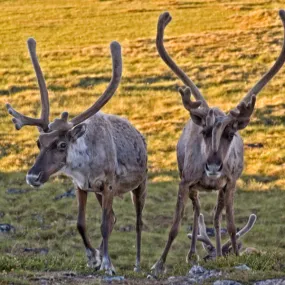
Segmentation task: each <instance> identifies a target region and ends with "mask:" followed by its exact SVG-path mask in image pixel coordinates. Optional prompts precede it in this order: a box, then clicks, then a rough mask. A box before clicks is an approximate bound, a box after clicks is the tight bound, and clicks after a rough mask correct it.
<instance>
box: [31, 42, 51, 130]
mask: <svg viewBox="0 0 285 285" xmlns="http://www.w3.org/2000/svg"><path fill="white" fill-rule="evenodd" d="M27 44H28V49H29V53H30V57H31V61H32V63H33V66H34V70H35V73H36V76H37V80H38V85H39V88H40V93H41V104H42V112H41V119H42V121H43V124H44V128H43V129H44V131H46V130H48V124H49V99H48V90H47V87H46V83H45V79H44V76H43V73H42V70H41V67H40V65H39V62H38V59H37V54H36V41H35V40H34V39H33V38H29V39H28V41H27Z"/></svg>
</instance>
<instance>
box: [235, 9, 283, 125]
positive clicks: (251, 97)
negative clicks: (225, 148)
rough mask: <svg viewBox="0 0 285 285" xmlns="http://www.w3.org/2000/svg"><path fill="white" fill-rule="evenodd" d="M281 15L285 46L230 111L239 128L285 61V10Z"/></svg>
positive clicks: (248, 118) (244, 123)
mask: <svg viewBox="0 0 285 285" xmlns="http://www.w3.org/2000/svg"><path fill="white" fill-rule="evenodd" d="M279 16H280V18H281V20H282V24H283V30H284V32H283V33H284V37H283V46H282V50H281V52H280V55H279V56H278V58H277V60H276V62H275V63H274V64H273V66H272V67H271V68H270V69H269V71H268V72H266V73H265V74H264V75H263V76H262V78H261V79H260V80H259V81H258V82H257V83H256V84H255V85H254V86H253V87H252V88H251V89H250V91H249V92H248V93H247V94H246V96H245V97H244V98H243V99H242V100H241V101H240V103H239V104H238V105H237V107H236V108H234V109H233V110H231V111H230V115H231V116H232V118H233V119H234V120H235V121H237V122H238V125H237V128H238V129H239V130H241V129H243V128H245V127H246V126H247V125H248V123H249V121H250V116H251V114H252V112H253V110H254V106H255V101H256V96H257V94H258V93H259V92H260V91H261V90H262V89H263V87H264V86H265V85H266V84H267V83H268V82H269V81H270V80H271V79H272V78H273V77H274V76H275V75H276V74H277V72H278V71H279V70H280V69H281V67H282V66H283V64H284V62H285V11H284V10H280V11H279Z"/></svg>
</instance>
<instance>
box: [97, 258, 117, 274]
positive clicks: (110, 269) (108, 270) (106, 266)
mask: <svg viewBox="0 0 285 285" xmlns="http://www.w3.org/2000/svg"><path fill="white" fill-rule="evenodd" d="M100 271H105V274H107V275H109V276H112V275H115V274H116V270H115V267H114V266H113V264H112V262H111V260H110V258H109V257H108V258H106V257H103V260H102V263H101V267H100Z"/></svg>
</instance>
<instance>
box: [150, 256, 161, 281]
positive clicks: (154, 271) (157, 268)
mask: <svg viewBox="0 0 285 285" xmlns="http://www.w3.org/2000/svg"><path fill="white" fill-rule="evenodd" d="M150 270H151V276H153V277H155V278H156V277H158V276H160V275H162V274H163V273H164V263H163V262H162V260H159V261H157V262H156V263H155V264H154V265H153V266H152V267H151V269H150Z"/></svg>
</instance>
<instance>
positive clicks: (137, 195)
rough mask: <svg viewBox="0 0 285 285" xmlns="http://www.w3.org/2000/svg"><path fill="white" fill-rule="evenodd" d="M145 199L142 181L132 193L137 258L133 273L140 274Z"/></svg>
mask: <svg viewBox="0 0 285 285" xmlns="http://www.w3.org/2000/svg"><path fill="white" fill-rule="evenodd" d="M145 198H146V181H144V182H143V183H142V184H141V185H139V187H138V188H136V189H135V190H133V191H132V199H133V203H134V205H135V209H136V218H137V221H136V234H137V256H136V265H135V268H134V271H136V272H140V261H141V233H142V227H143V221H142V211H143V207H144V204H145Z"/></svg>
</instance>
